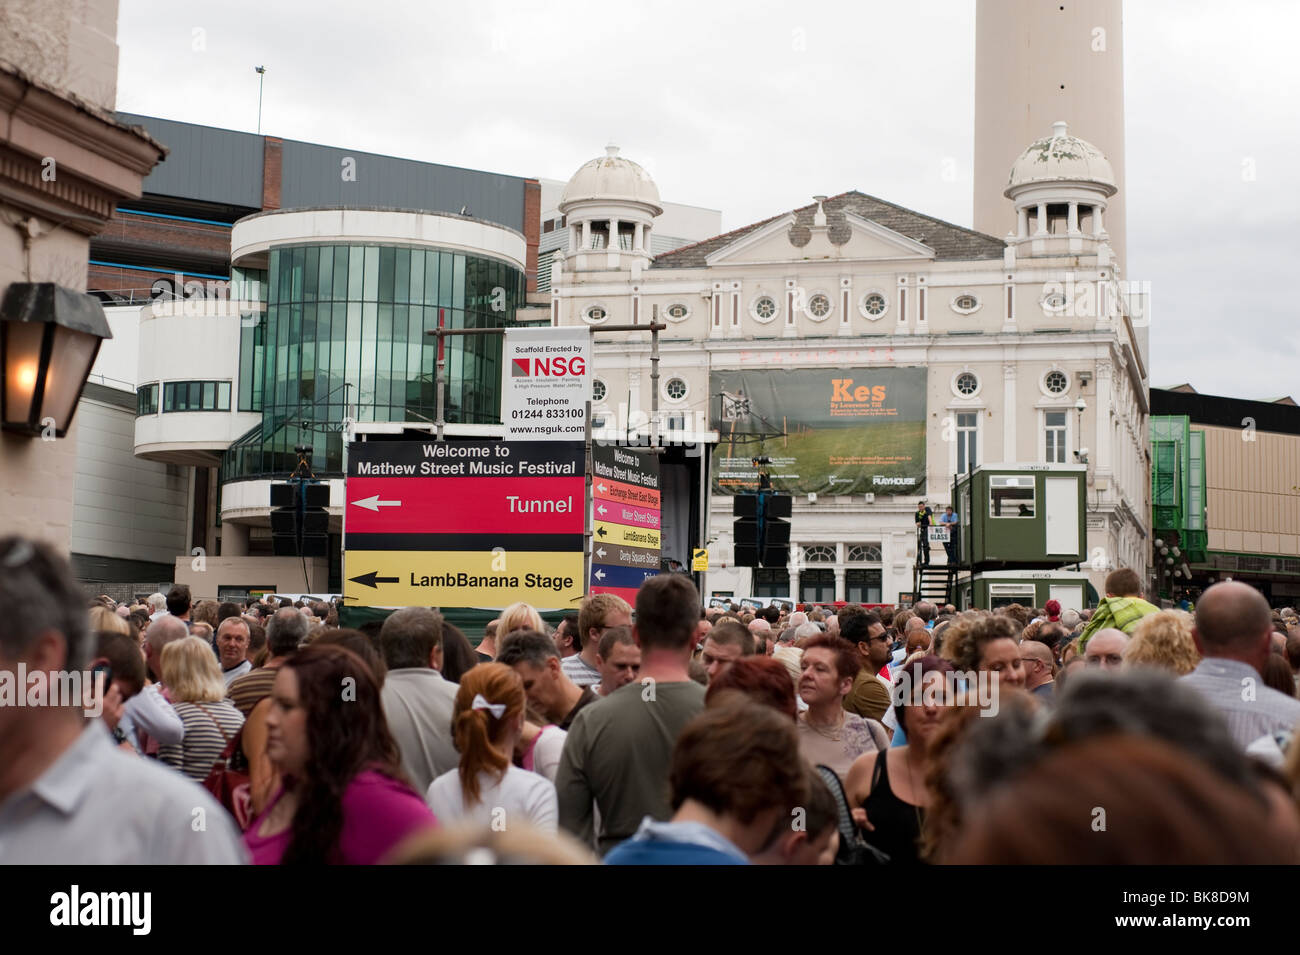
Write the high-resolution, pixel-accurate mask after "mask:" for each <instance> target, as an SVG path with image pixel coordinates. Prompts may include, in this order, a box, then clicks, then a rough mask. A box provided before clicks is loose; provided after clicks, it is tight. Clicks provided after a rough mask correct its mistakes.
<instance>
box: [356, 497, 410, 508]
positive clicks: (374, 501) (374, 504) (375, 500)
mask: <svg viewBox="0 0 1300 955" xmlns="http://www.w3.org/2000/svg"><path fill="white" fill-rule="evenodd" d="M352 503H353V504H355V505H356V506H357V507H364V508H365V509H366V510H368V511H378V510H379V509H380V508H381V507H401V506H402V502H401V501H381V500H380V499H379V495H378V494H376V495H374V496H373V497H364V498H362V499H361V500H359V501H353V502H352Z"/></svg>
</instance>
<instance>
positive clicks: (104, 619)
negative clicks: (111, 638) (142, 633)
mask: <svg viewBox="0 0 1300 955" xmlns="http://www.w3.org/2000/svg"><path fill="white" fill-rule="evenodd" d="M90 632H91V633H120V634H122V635H123V636H128V637H129V636H131V623H130V621H128V620H123V619H122V618H121V617H119V616H118V615H117V614H116V613H115V612H114V611H112V610H109V609H108V608H107V607H103V606H96V607H91V608H90Z"/></svg>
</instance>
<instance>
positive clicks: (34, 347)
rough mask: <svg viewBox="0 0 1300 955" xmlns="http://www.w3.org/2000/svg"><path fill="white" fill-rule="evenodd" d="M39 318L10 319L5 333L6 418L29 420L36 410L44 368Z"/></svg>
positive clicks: (6, 324)
mask: <svg viewBox="0 0 1300 955" xmlns="http://www.w3.org/2000/svg"><path fill="white" fill-rule="evenodd" d="M44 333H45V326H44V325H43V324H40V323H37V322H6V323H5V324H4V327H3V329H2V330H0V334H3V336H4V339H3V340H4V346H5V347H4V363H5V422H6V423H7V424H14V423H18V424H25V423H27V421H28V419H29V418H30V417H31V413H32V396H33V393H34V392H35V390H36V380H37V378H38V377H40V370H41V336H42V335H44Z"/></svg>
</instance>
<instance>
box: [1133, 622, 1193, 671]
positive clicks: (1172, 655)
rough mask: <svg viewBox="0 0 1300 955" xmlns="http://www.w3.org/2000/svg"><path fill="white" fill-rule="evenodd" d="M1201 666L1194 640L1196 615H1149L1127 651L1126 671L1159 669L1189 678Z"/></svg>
mask: <svg viewBox="0 0 1300 955" xmlns="http://www.w3.org/2000/svg"><path fill="white" fill-rule="evenodd" d="M1200 662H1201V655H1200V653H1198V652H1197V650H1196V643H1195V642H1194V641H1193V640H1192V615H1191V614H1189V613H1187V612H1186V611H1183V610H1161V611H1160V612H1159V613H1152V614H1147V615H1146V616H1145V617H1143V618H1142V620H1141V621H1140V622H1139V623H1138V625H1137V626H1136V627H1134V628H1133V633H1132V634H1131V635H1130V636H1129V641H1128V645H1127V646H1126V647H1125V648H1124V666H1125V667H1139V666H1146V667H1159V668H1160V669H1162V670H1170V671H1172V672H1173V674H1174V675H1175V676H1185V675H1186V674H1188V673H1191V672H1192V671H1193V670H1195V669H1196V666H1197V664H1199V663H1200Z"/></svg>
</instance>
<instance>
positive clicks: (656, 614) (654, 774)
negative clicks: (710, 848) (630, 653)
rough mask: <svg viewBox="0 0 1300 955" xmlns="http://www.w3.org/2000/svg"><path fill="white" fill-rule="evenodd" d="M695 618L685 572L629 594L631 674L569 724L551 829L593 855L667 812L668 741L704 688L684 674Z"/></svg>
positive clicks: (694, 710)
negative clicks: (636, 672) (555, 825)
mask: <svg viewBox="0 0 1300 955" xmlns="http://www.w3.org/2000/svg"><path fill="white" fill-rule="evenodd" d="M701 622H702V621H701V619H700V598H699V593H698V592H697V591H696V589H695V585H694V584H693V583H692V582H691V580H690V578H689V577H685V576H683V575H681V574H661V575H659V576H657V577H651V578H650V579H649V580H647V581H646V582H645V583H644V584H642V585H641V589H640V591H639V592H638V593H637V598H636V624H635V625H634V626H633V628H632V635H633V637H634V638H635V639H636V641H637V644H638V645H639V646H640V647H641V673H640V677H639V679H638V680H637V681H635V682H632V683H629V684H627V685H626V686H623V687H620V688H619V689H618V690H616V691H614V692H613V693H612V694H610V695H609V696H607V697H604V698H603V699H601V700H598V701H597V702H595V703H592V704H591V705H589V706H587V707H585V708H583V709H582V710H581V711H580V712H579V713H578V715H577V717H576V718H575V719H574V721H573V724H572V725H571V726H570V727H569V735H568V737H567V738H566V739H565V741H564V754H563V756H562V757H561V758H560V768H559V770H558V772H557V774H556V779H555V788H556V791H557V794H558V796H559V803H560V825H561V826H562V827H563V828H564V829H567V830H568V831H569V832H571V833H573V834H574V835H576V836H577V837H578V838H579V839H582V840H583V841H584V842H586V843H588V844H590V845H593V846H596V847H598V848H599V850H600V852H601V853H602V854H603V853H605V852H607V851H608V850H610V849H612V848H613V847H614V846H616V845H618V844H619V843H620V842H622V841H623V840H624V839H627V838H630V837H631V836H632V835H634V834H635V833H636V831H637V829H638V828H639V827H640V825H641V821H642V819H644V818H645V817H647V816H649V817H651V818H654V819H657V820H660V821H662V820H666V819H668V818H669V817H671V815H672V807H671V805H670V804H669V791H668V768H669V763H670V761H671V759H672V753H673V745H674V744H675V742H676V740H677V736H678V734H679V733H680V732H681V730H682V728H683V727H684V726H685V725H686V724H687V723H688V722H690V720H691V718H692V717H694V716H695V715H696V714H698V713H699V712H700V711H701V710H703V709H704V687H703V686H701V685H700V684H698V683H695V682H694V681H692V680H691V678H690V675H689V672H688V667H689V665H690V659H691V652H692V650H693V649H694V648H695V644H696V641H697V640H698V638H699V637H700V635H701V632H702V630H703V628H702V627H701ZM593 801H594V803H595V805H596V807H597V808H598V809H599V810H600V822H599V826H600V831H599V832H597V831H596V822H595V818H594V814H593V812H592V804H593Z"/></svg>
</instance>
